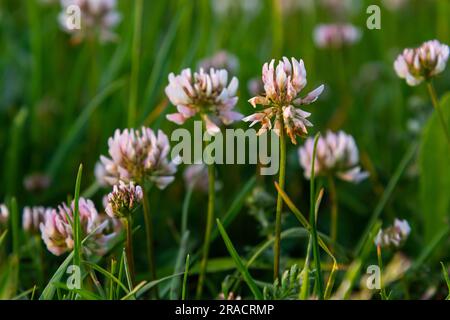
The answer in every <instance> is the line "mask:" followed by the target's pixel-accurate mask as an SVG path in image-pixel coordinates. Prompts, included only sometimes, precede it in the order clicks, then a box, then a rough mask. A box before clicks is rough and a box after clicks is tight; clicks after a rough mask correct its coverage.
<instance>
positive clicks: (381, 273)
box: [377, 246, 388, 300]
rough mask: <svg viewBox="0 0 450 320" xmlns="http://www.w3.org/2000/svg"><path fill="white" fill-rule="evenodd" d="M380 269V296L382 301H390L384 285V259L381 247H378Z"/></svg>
mask: <svg viewBox="0 0 450 320" xmlns="http://www.w3.org/2000/svg"><path fill="white" fill-rule="evenodd" d="M377 257H378V267H379V268H380V296H381V299H382V300H388V299H387V296H386V290H385V288H384V284H383V258H382V256H381V246H377Z"/></svg>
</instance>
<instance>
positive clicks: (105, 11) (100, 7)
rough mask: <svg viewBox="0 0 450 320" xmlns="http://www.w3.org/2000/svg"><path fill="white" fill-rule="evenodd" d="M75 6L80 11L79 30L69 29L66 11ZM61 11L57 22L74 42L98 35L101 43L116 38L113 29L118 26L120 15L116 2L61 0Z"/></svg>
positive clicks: (110, 0)
mask: <svg viewBox="0 0 450 320" xmlns="http://www.w3.org/2000/svg"><path fill="white" fill-rule="evenodd" d="M71 6H77V7H78V8H79V9H80V13H81V17H80V24H81V25H80V28H71V27H70V26H69V25H68V20H69V19H71V17H70V14H71V13H70V12H69V11H68V9H69V8H70V7H71ZM61 7H62V11H61V13H60V14H59V22H60V25H61V27H62V29H63V30H64V31H66V32H67V33H70V34H72V36H73V40H74V41H75V42H80V41H82V40H83V39H85V38H87V37H91V38H92V37H94V36H96V35H97V34H98V36H99V38H100V40H101V41H102V42H109V41H113V40H115V39H116V38H117V36H116V34H115V33H114V32H113V29H114V28H115V27H116V26H117V25H118V24H119V22H120V20H121V15H120V13H119V12H118V11H117V1H116V0H61Z"/></svg>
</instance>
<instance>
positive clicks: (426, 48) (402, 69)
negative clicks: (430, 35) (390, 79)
mask: <svg viewBox="0 0 450 320" xmlns="http://www.w3.org/2000/svg"><path fill="white" fill-rule="evenodd" d="M448 57H449V47H448V45H446V44H442V43H440V42H439V41H437V40H431V41H427V42H424V43H423V44H422V45H421V46H420V47H418V48H414V49H410V48H407V49H404V50H403V53H402V54H400V55H399V56H398V57H397V59H396V60H395V62H394V69H395V72H396V73H397V75H398V76H399V77H400V78H402V79H405V80H406V83H408V84H409V85H410V86H417V85H419V84H420V83H422V82H423V81H427V80H429V79H431V78H432V77H434V76H435V75H437V74H439V73H441V72H442V71H444V69H445V67H446V65H447V60H448Z"/></svg>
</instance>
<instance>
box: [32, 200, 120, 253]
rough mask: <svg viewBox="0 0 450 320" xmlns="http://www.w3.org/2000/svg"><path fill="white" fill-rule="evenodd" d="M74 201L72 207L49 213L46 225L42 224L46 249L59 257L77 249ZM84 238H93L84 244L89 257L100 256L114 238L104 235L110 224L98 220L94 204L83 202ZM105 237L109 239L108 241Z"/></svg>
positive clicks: (41, 228) (80, 205) (81, 214)
mask: <svg viewBox="0 0 450 320" xmlns="http://www.w3.org/2000/svg"><path fill="white" fill-rule="evenodd" d="M74 204H75V203H74V201H72V204H71V206H70V207H68V206H67V205H66V204H65V203H63V204H61V205H60V206H58V208H57V209H51V210H46V213H45V218H44V221H43V222H42V223H41V224H40V226H39V227H40V230H41V237H42V240H43V241H44V243H45V244H46V246H47V249H48V250H49V251H50V252H51V253H53V254H54V255H56V256H59V255H62V254H63V253H65V252H68V251H70V250H72V249H73V247H74V232H73V228H72V224H73V217H74V215H73V212H74V210H75V209H74ZM78 206H79V217H80V228H81V232H82V235H81V236H82V238H84V237H86V236H88V235H89V236H90V237H89V239H88V241H87V242H86V244H85V248H84V249H85V250H86V253H87V254H99V255H100V254H101V253H102V252H104V248H105V244H106V243H107V242H108V241H109V240H110V239H112V238H113V237H115V234H114V235H112V236H111V235H105V234H104V230H105V228H106V226H107V223H105V222H103V221H102V219H101V217H100V216H99V214H98V212H97V209H96V208H95V206H94V203H93V202H92V201H91V200H88V199H84V198H80V199H79V202H78ZM105 237H106V238H105Z"/></svg>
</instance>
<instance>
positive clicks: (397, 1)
mask: <svg viewBox="0 0 450 320" xmlns="http://www.w3.org/2000/svg"><path fill="white" fill-rule="evenodd" d="M382 3H383V6H385V7H386V8H387V9H388V10H390V11H398V10H400V9H402V8H403V7H405V6H406V4H407V3H408V0H382Z"/></svg>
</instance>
